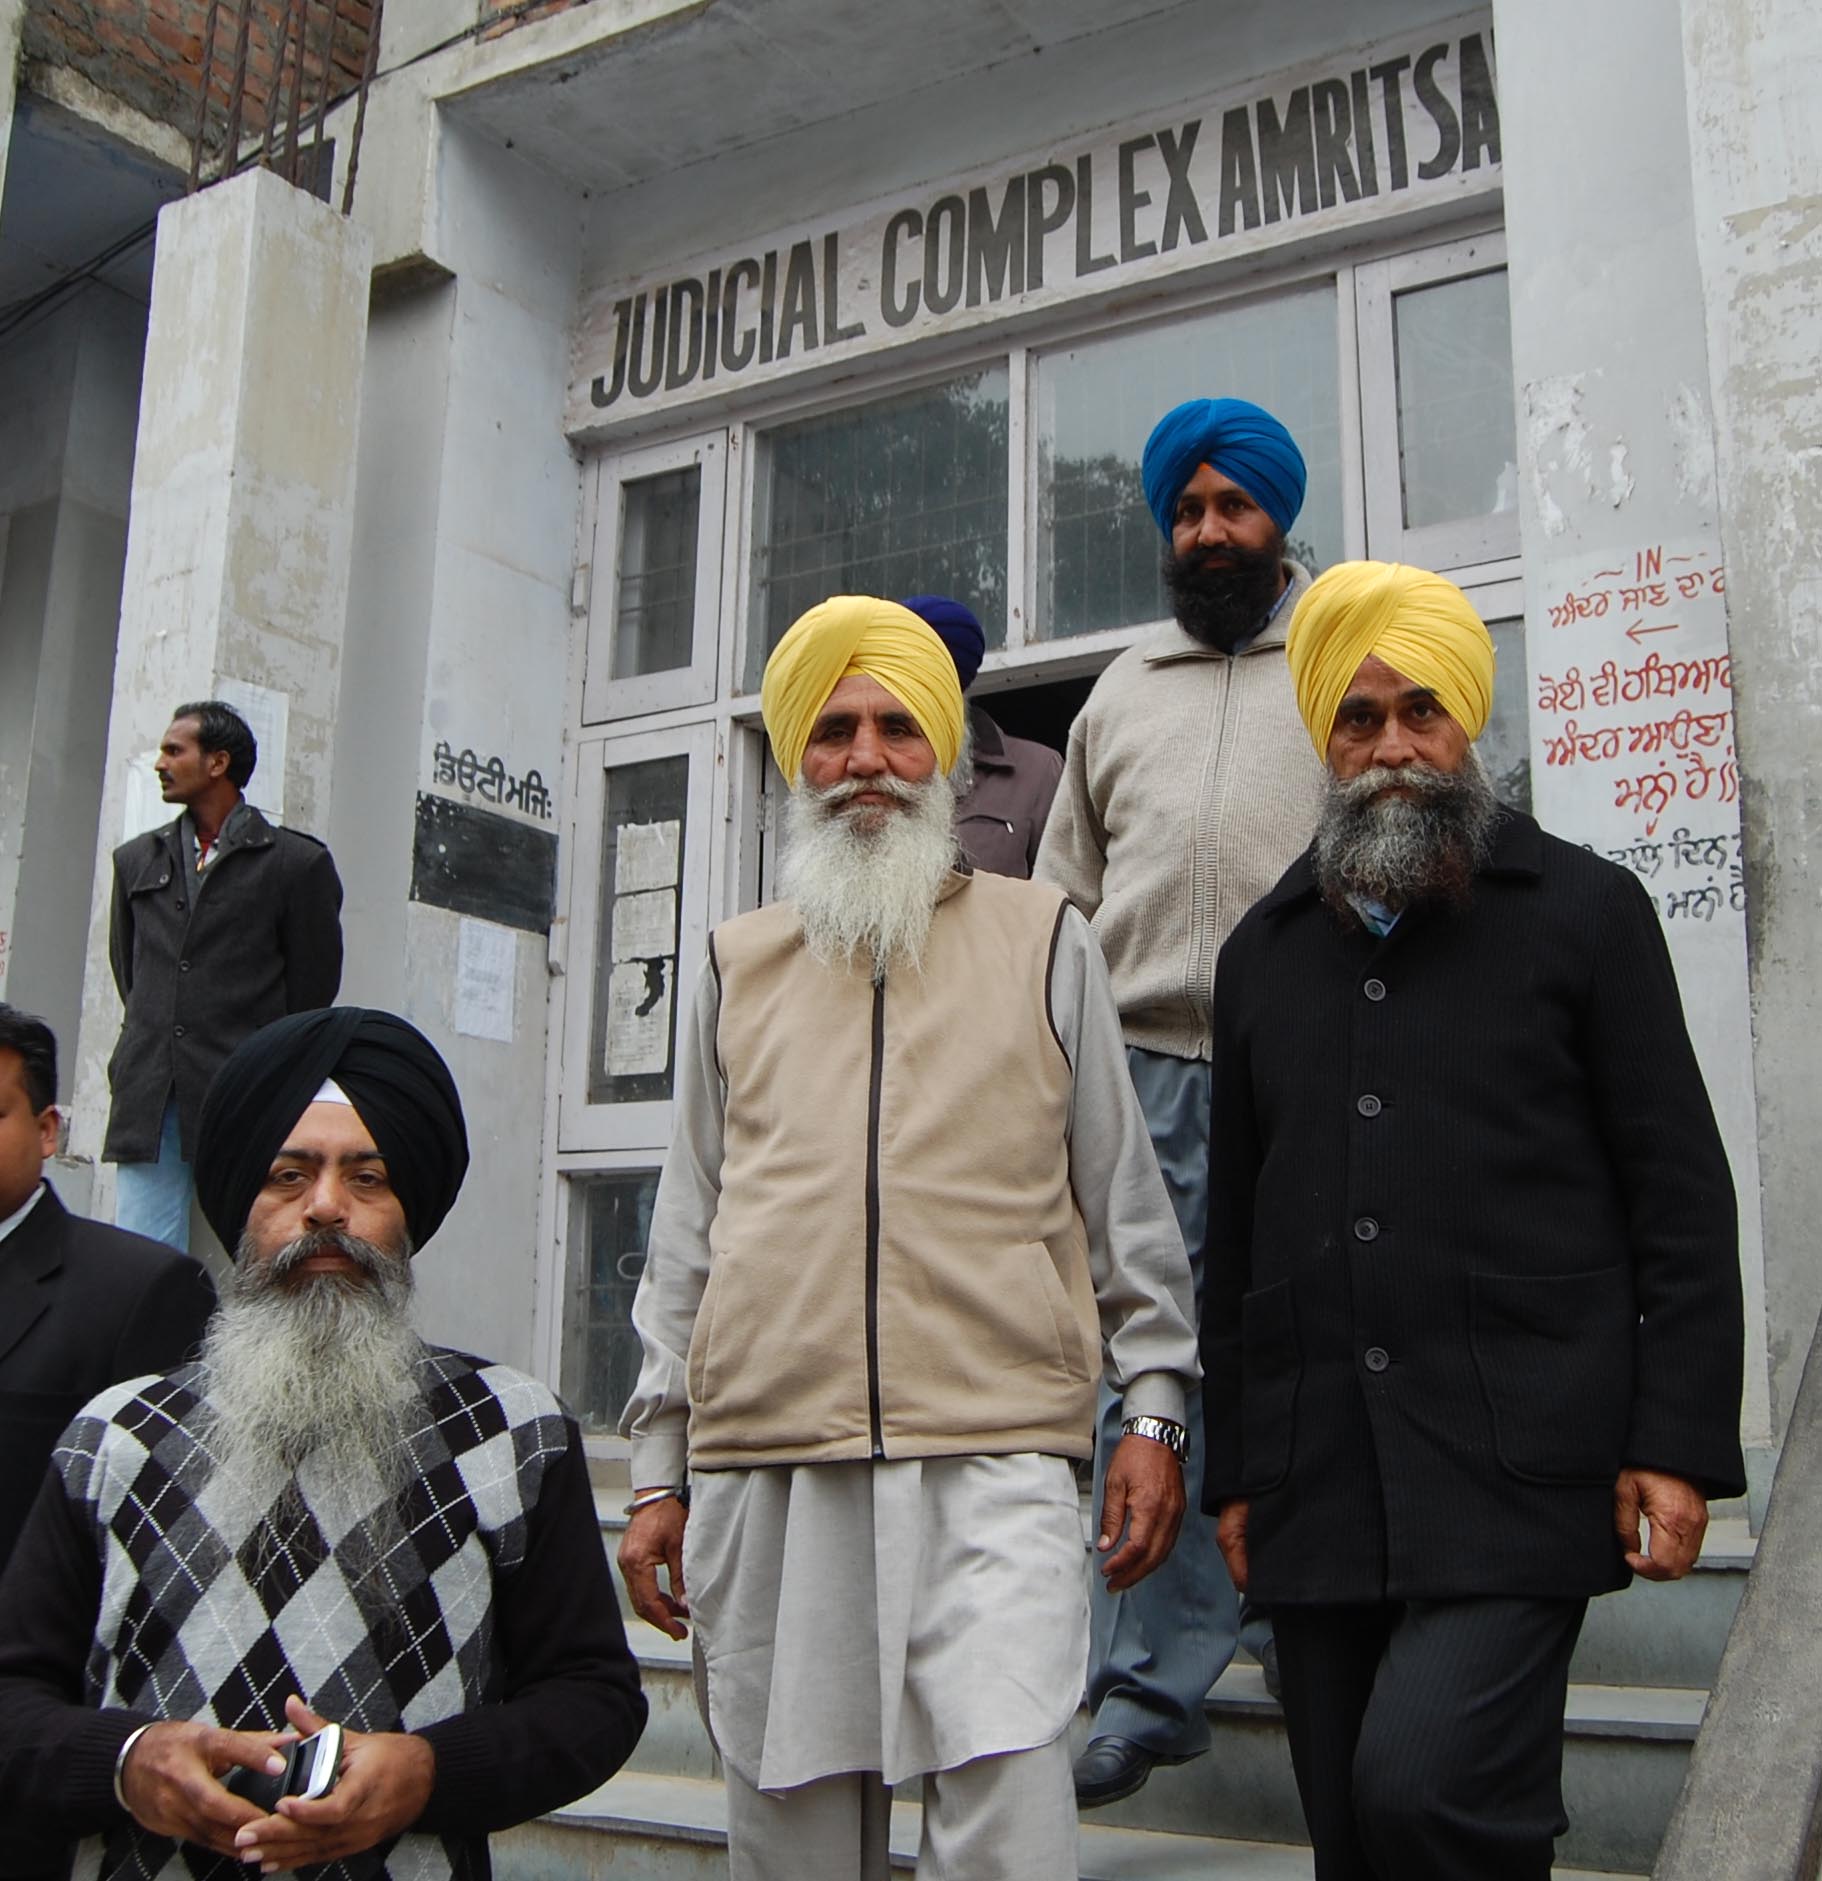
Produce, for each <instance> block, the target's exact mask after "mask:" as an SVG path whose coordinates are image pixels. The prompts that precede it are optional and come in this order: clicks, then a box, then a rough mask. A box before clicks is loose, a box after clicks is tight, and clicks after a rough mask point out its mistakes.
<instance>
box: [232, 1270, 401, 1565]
mask: <svg viewBox="0 0 1822 1881" xmlns="http://www.w3.org/2000/svg"><path fill="white" fill-rule="evenodd" d="M329 1247H333V1248H335V1249H337V1250H338V1251H340V1252H344V1253H346V1254H348V1255H349V1256H350V1257H351V1258H353V1259H354V1260H356V1261H357V1262H359V1263H360V1267H361V1271H360V1272H359V1273H358V1274H352V1275H341V1274H313V1275H309V1276H306V1277H304V1278H303V1279H301V1280H297V1281H292V1282H290V1283H289V1284H287V1283H286V1276H287V1275H289V1274H290V1273H291V1272H292V1271H293V1270H294V1269H295V1268H296V1267H297V1265H298V1264H299V1262H301V1261H303V1260H306V1259H308V1258H309V1257H310V1255H312V1254H315V1253H320V1252H322V1251H323V1250H324V1249H325V1248H329ZM409 1255H410V1248H409V1245H407V1246H406V1247H405V1248H403V1249H402V1250H401V1251H400V1252H399V1253H397V1254H391V1253H388V1252H387V1251H386V1250H385V1249H383V1248H379V1247H376V1246H374V1245H373V1244H372V1243H371V1242H366V1241H360V1240H356V1239H355V1238H353V1237H352V1236H345V1235H337V1234H315V1235H307V1236H304V1237H303V1238H302V1239H300V1240H297V1241H293V1242H292V1243H290V1245H289V1246H287V1247H284V1248H281V1249H280V1250H279V1252H278V1253H277V1254H276V1255H274V1256H273V1257H272V1259H271V1260H269V1261H267V1260H261V1259H260V1258H259V1256H258V1255H257V1253H255V1252H254V1250H253V1248H252V1246H251V1244H250V1242H249V1241H248V1240H246V1239H243V1240H242V1242H241V1246H240V1250H239V1253H238V1256H237V1262H236V1267H235V1271H234V1275H233V1278H232V1280H231V1282H230V1283H229V1286H228V1288H227V1290H226V1292H225V1294H224V1296H223V1299H222V1304H221V1307H220V1309H219V1310H218V1311H217V1313H216V1316H215V1318H214V1319H213V1320H212V1321H211V1322H210V1325H209V1331H208V1335H207V1337H206V1339H205V1341H204V1344H203V1352H202V1364H203V1368H204V1372H205V1374H206V1380H205V1390H206V1395H207V1403H208V1428H207V1431H206V1436H205V1441H206V1442H207V1444H208V1447H209V1450H210V1452H211V1454H212V1455H213V1456H214V1458H215V1462H216V1473H215V1476H214V1478H213V1479H212V1481H211V1483H210V1485H209V1488H208V1491H207V1492H206V1494H205V1498H204V1502H205V1511H204V1512H205V1513H206V1514H208V1515H209V1516H210V1517H211V1519H213V1520H215V1521H216V1522H217V1523H219V1524H220V1525H221V1526H222V1528H223V1532H227V1533H234V1532H245V1531H246V1530H248V1529H249V1528H250V1527H251V1525H253V1524H255V1523H257V1522H258V1521H259V1520H260V1518H261V1517H262V1516H265V1515H268V1514H270V1513H272V1512H273V1511H274V1510H275V1509H276V1510H278V1511H279V1512H280V1514H281V1517H282V1516H284V1515H287V1514H288V1515H290V1516H291V1517H293V1518H295V1517H296V1516H298V1515H299V1514H301V1510H302V1507H303V1505H304V1503H306V1502H307V1503H308V1505H309V1508H310V1510H311V1511H312V1513H313V1514H314V1515H315V1517H316V1519H317V1521H318V1523H319V1525H320V1526H321V1527H322V1529H323V1532H324V1534H325V1536H326V1537H327V1538H328V1539H329V1540H330V1542H332V1543H334V1542H337V1541H338V1540H340V1539H341V1538H342V1537H343V1536H345V1535H347V1534H349V1533H350V1532H352V1531H353V1530H355V1529H357V1528H360V1527H362V1526H363V1525H365V1527H366V1529H367V1531H368V1533H367V1544H366V1546H367V1548H368V1549H370V1550H371V1551H372V1553H373V1556H374V1563H373V1564H377V1559H378V1557H379V1556H382V1555H383V1554H384V1553H385V1551H386V1549H387V1548H388V1547H389V1546H390V1545H391V1543H392V1542H393V1541H394V1540H395V1539H396V1538H397V1535H398V1534H399V1533H400V1532H402V1530H401V1529H400V1526H399V1518H398V1515H397V1503H398V1500H399V1497H400V1495H401V1493H402V1492H403V1490H404V1488H405V1485H406V1484H407V1483H408V1482H409V1481H410V1479H411V1476H412V1473H413V1469H414V1463H413V1458H412V1454H411V1449H410V1442H409V1439H410V1437H411V1434H412V1432H413V1430H414V1429H415V1428H416V1427H417V1426H418V1424H419V1423H420V1422H421V1420H422V1414H423V1401H422V1395H421V1388H420V1385H419V1383H418V1374H417V1366H418V1361H419V1359H420V1358H421V1357H422V1355H423V1351H424V1345H423V1341H422V1340H421V1339H419V1337H418V1336H417V1334H416V1333H415V1332H414V1331H413V1330H412V1327H411V1320H410V1314H409V1305H410V1299H411V1287H412V1276H411V1262H410V1259H409Z"/></svg>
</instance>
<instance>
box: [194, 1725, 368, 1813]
mask: <svg viewBox="0 0 1822 1881" xmlns="http://www.w3.org/2000/svg"><path fill="white" fill-rule="evenodd" d="M341 1768H342V1727H341V1726H340V1725H339V1724H325V1725H324V1726H323V1728H322V1729H321V1730H320V1731H318V1732H316V1734H315V1735H314V1736H311V1737H300V1738H299V1739H298V1741H297V1742H296V1743H295V1744H291V1745H288V1746H287V1747H286V1750H285V1768H284V1773H283V1775H281V1776H270V1775H268V1774H267V1773H266V1772H265V1771H264V1770H249V1769H247V1768H246V1767H245V1766H244V1765H242V1764H236V1765H235V1767H234V1768H233V1769H232V1770H230V1771H229V1772H228V1774H227V1775H226V1776H225V1777H223V1778H222V1786H223V1787H224V1788H225V1789H228V1790H231V1791H232V1792H233V1793H234V1794H235V1795H236V1796H240V1797H244V1798H245V1799H246V1800H247V1801H248V1802H250V1803H254V1804H257V1805H258V1807H260V1808H261V1809H263V1810H265V1811H266V1813H267V1814H268V1815H270V1814H271V1812H272V1811H273V1810H274V1809H276V1808H277V1807H278V1804H279V1799H280V1798H281V1797H285V1796H296V1797H300V1798H302V1799H303V1800H304V1801H305V1802H311V1801H314V1800H315V1798H317V1797H319V1796H327V1795H328V1794H329V1792H330V1791H331V1790H332V1789H334V1788H335V1779H336V1778H337V1777H338V1776H339V1775H340V1774H341Z"/></svg>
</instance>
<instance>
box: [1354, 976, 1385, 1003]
mask: <svg viewBox="0 0 1822 1881" xmlns="http://www.w3.org/2000/svg"><path fill="white" fill-rule="evenodd" d="M1360 990H1361V991H1362V992H1363V993H1365V994H1366V996H1367V998H1368V999H1372V1000H1380V999H1384V998H1385V981H1384V980H1368V981H1367V983H1366V984H1365V985H1364V986H1363V987H1361V989H1360Z"/></svg>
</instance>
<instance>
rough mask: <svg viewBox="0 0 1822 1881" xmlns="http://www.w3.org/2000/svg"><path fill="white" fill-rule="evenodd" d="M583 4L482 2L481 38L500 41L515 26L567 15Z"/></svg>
mask: <svg viewBox="0 0 1822 1881" xmlns="http://www.w3.org/2000/svg"><path fill="white" fill-rule="evenodd" d="M582 4H583V0H482V5H481V19H482V21H483V22H484V24H483V25H482V28H481V37H482V38H483V39H498V38H499V37H500V35H501V34H502V33H510V32H511V31H512V29H513V28H514V27H515V26H525V25H527V24H529V23H530V22H531V21H532V20H547V19H549V18H550V16H551V15H552V14H553V13H567V12H568V11H569V9H570V8H571V7H573V6H580V5H582Z"/></svg>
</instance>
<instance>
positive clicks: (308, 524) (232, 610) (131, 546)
mask: <svg viewBox="0 0 1822 1881" xmlns="http://www.w3.org/2000/svg"><path fill="white" fill-rule="evenodd" d="M369 268H370V249H369V245H368V242H367V238H366V237H365V235H364V234H362V233H361V231H360V230H358V229H356V228H354V227H353V226H352V225H351V224H349V223H348V222H347V221H346V220H344V219H343V218H342V217H341V216H339V215H337V214H335V213H334V212H333V211H332V210H330V209H328V208H327V207H326V206H325V205H324V204H322V203H320V202H318V201H317V200H316V199H315V198H314V197H311V196H307V195H305V194H304V193H303V192H302V191H301V190H297V189H293V188H291V187H290V186H289V185H288V184H286V183H284V182H282V181H281V180H280V179H279V178H278V177H276V176H274V175H272V174H270V173H269V172H266V171H261V170H255V171H251V172H249V173H248V174H246V175H244V176H240V177H237V178H235V179H234V180H233V181H232V182H229V183H225V184H221V185H219V186H217V187H215V188H213V189H208V190H204V191H203V192H201V193H200V194H199V195H196V196H192V197H188V198H186V199H185V200H184V201H182V202H178V203H173V204H171V205H170V206H169V207H167V208H166V209H165V210H164V212H163V213H162V214H161V215H160V217H159V226H158V260H157V266H156V270H155V272H154V274H153V279H152V309H151V320H150V326H149V329H148V333H147V340H146V354H145V373H144V380H143V386H142V391H141V397H140V405H139V429H138V450H137V457H136V459H135V463H134V468H133V491H132V507H131V521H130V526H129V531H128V537H127V566H126V582H125V592H124V596H123V601H122V607H121V618H120V635H119V649H118V655H117V659H116V663H115V668H114V696H113V708H112V715H111V718H110V721H109V728H108V758H107V778H106V783H105V787H104V794H103V799H102V809H101V820H100V839H99V843H98V855H97V869H96V884H97V886H96V891H95V899H94V904H93V907H92V911H91V916H90V929H89V949H88V968H87V973H86V977H85V992H84V1000H83V1019H82V1031H81V1037H80V1045H79V1050H78V1063H77V1073H76V1116H75V1132H74V1134H75V1147H76V1148H77V1150H78V1151H79V1152H89V1153H92V1152H93V1151H94V1150H95V1148H96V1147H97V1146H98V1144H99V1140H100V1135H101V1129H102V1124H103V1120H104V1118H105V1115H106V1107H107V1092H106V1080H105V1076H104V1073H103V1067H104V1065H105V1063H106V1059H107V1055H108V1053H109V1051H110V1050H111V1049H112V1047H113V1042H114V1036H115V1033H116V1030H117V1027H118V1024H119V1005H118V1002H117V1000H116V998H115V996H114V990H113V985H112V981H111V977H110V975H109V972H108V967H107V950H106V927H107V904H108V893H109V881H110V869H109V856H110V853H111V851H112V849H113V847H114V845H115V844H116V843H118V842H119V841H120V840H121V839H122V836H123V835H124V834H128V833H130V830H129V829H128V824H129V822H131V823H132V824H134V825H135V826H136V827H144V826H145V825H146V824H147V823H152V822H160V821H163V820H164V817H163V814H162V811H161V810H160V808H159V806H158V804H157V798H156V792H155V791H151V792H147V791H146V789H145V784H146V781H147V779H146V776H145V772H146V768H147V766H148V764H149V759H150V754H151V753H152V751H153V750H154V749H155V747H156V745H157V741H158V736H159V734H160V732H162V731H163V729H164V727H165V725H166V723H167V722H168V720H169V716H170V711H171V708H172V706H174V705H175V704H177V703H178V702H179V701H181V700H184V699H190V698H203V697H208V696H210V695H212V694H214V693H216V692H218V691H220V690H221V689H222V687H223V685H224V683H226V682H239V683H240V684H241V685H242V686H251V687H256V688H261V689H263V692H264V694H265V695H267V698H266V703H267V704H268V706H269V707H270V709H271V711H272V712H273V713H274V714H276V715H282V717H283V719H284V721H285V723H286V738H285V746H286V750H285V758H284V764H283V773H282V793H280V792H277V791H275V790H274V789H273V786H275V785H277V784H279V783H280V781H281V780H280V779H279V778H276V777H273V776H272V775H271V772H270V769H269V770H268V780H267V783H268V787H267V790H266V792H265V793H263V794H262V791H261V788H260V785H261V779H260V778H259V777H257V776H256V777H255V779H254V788H253V791H252V793H251V794H252V795H253V797H254V798H255V800H256V801H260V802H262V803H269V802H272V801H274V798H275V796H278V795H280V794H282V801H283V804H284V808H285V820H286V821H287V822H288V823H291V824H294V825H296V826H297V827H299V828H302V829H306V830H310V831H313V832H314V831H325V830H326V829H327V826H328V821H329V813H330V798H331V778H332V775H333V747H334V716H335V708H336V698H337V691H338V687H339V683H340V674H341V657H342V643H343V638H344V634H345V629H346V620H347V605H348V569H349V545H350V542H351V540H352V535H353V524H354V470H355V457H356V438H357V431H358V421H359V413H360V399H361V377H362V369H363V363H364V359H365V348H366V335H367V291H368V273H369ZM274 755H275V754H274ZM136 773H137V774H138V781H137V783H135V781H134V779H135V774H136Z"/></svg>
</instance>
